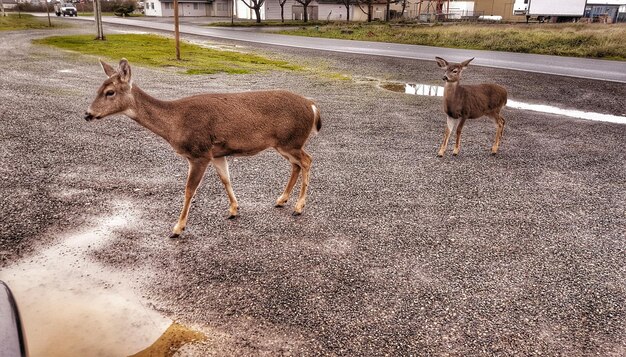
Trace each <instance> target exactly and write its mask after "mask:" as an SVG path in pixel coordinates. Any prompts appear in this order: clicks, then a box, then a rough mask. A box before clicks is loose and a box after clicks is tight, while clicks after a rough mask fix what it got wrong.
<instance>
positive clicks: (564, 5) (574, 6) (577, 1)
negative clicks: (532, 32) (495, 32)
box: [513, 0, 587, 22]
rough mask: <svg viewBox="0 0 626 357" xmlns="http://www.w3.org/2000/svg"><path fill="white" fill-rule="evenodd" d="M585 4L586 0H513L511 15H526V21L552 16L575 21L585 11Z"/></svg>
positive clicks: (542, 19)
mask: <svg viewBox="0 0 626 357" xmlns="http://www.w3.org/2000/svg"><path fill="white" fill-rule="evenodd" d="M586 4H587V0H515V3H514V4H513V15H523V16H526V21H528V20H530V19H531V18H533V19H538V20H539V21H542V22H543V21H545V20H550V19H552V18H553V17H556V18H558V19H567V20H572V21H576V20H578V19H580V18H581V17H582V16H583V14H584V13H585V5H586Z"/></svg>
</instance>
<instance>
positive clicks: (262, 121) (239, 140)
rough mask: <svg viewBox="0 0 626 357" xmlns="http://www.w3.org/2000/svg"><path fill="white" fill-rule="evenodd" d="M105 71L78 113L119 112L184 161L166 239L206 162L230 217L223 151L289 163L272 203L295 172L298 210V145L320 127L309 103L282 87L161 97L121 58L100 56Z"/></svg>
mask: <svg viewBox="0 0 626 357" xmlns="http://www.w3.org/2000/svg"><path fill="white" fill-rule="evenodd" d="M100 64H101V65H102V69H103V70H104V73H106V75H107V76H108V77H109V78H107V79H106V80H105V81H104V83H102V85H101V86H100V88H99V89H98V92H97V96H96V98H95V99H94V101H93V103H91V105H90V106H89V109H87V112H86V113H85V120H87V121H90V120H92V119H101V118H104V117H106V116H109V115H113V114H125V115H126V116H128V117H129V118H131V119H133V120H134V121H136V122H137V123H139V124H141V125H142V126H144V127H146V128H147V129H148V130H150V131H152V132H154V133H155V134H157V135H159V136H161V137H162V138H163V139H165V140H166V141H167V142H168V143H169V144H170V145H171V146H172V148H173V149H174V150H175V151H176V153H178V154H179V155H181V156H183V157H185V158H186V159H187V161H188V162H189V172H188V176H187V184H186V187H185V199H184V203H183V209H182V211H181V213H180V217H179V219H178V223H176V225H175V226H174V229H173V231H172V235H171V236H170V237H171V238H176V237H178V236H179V235H180V234H181V233H182V232H183V230H184V229H185V226H186V224H187V216H188V214H189V207H190V204H191V199H192V198H193V196H194V194H195V192H196V189H197V188H198V185H199V184H200V182H201V181H202V177H203V176H204V173H205V171H206V168H207V166H208V165H209V163H212V164H213V167H215V171H216V172H217V174H218V176H219V177H220V179H221V181H222V183H223V184H224V188H225V189H226V193H227V194H228V199H229V201H230V207H229V218H234V217H236V216H237V212H238V209H239V205H238V204H237V199H236V198H235V194H234V193H233V188H232V186H231V183H230V175H229V173H228V163H227V161H226V156H230V155H245V156H249V155H254V154H257V153H259V152H261V151H263V150H265V149H267V148H270V147H271V148H274V149H276V151H278V153H279V154H280V155H282V156H283V157H284V158H285V159H287V160H289V162H290V163H291V177H290V178H289V181H288V182H287V186H286V188H285V190H284V192H283V194H282V195H281V196H280V197H279V198H278V199H277V200H276V207H282V206H283V205H284V204H285V203H287V201H288V199H289V196H290V194H291V191H292V190H293V187H294V185H295V184H296V181H297V180H298V176H300V175H302V182H301V189H300V195H299V197H298V201H297V202H296V205H295V209H294V212H293V214H294V215H300V214H302V210H303V208H304V205H305V201H306V193H307V187H308V185H309V170H310V168H311V156H310V155H309V154H307V153H306V152H305V151H304V149H303V147H304V145H305V143H306V142H307V139H308V138H309V136H310V135H311V132H317V131H319V130H320V129H321V125H322V122H321V119H320V113H319V110H318V109H317V106H316V105H315V103H313V102H312V101H311V100H309V99H306V98H304V97H302V96H299V95H296V94H293V93H291V92H287V91H283V90H272V91H259V92H245V93H230V94H217V93H216V94H201V95H195V96H191V97H187V98H182V99H178V100H173V101H162V100H158V99H156V98H153V97H151V96H150V95H148V94H146V93H145V92H144V91H142V90H141V89H140V88H139V87H138V86H137V85H135V84H134V83H133V82H132V80H131V70H130V65H129V64H128V61H127V60H126V59H122V60H121V61H120V63H119V66H118V68H117V69H114V68H113V67H111V66H110V65H108V64H106V63H104V62H102V61H100Z"/></svg>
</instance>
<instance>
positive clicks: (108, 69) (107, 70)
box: [100, 60, 116, 77]
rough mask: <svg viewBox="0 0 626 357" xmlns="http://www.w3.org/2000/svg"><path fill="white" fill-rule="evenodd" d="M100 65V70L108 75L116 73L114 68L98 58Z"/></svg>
mask: <svg viewBox="0 0 626 357" xmlns="http://www.w3.org/2000/svg"><path fill="white" fill-rule="evenodd" d="M100 66H102V70H103V71H104V73H105V74H106V75H107V76H109V77H111V76H112V75H114V74H115V73H116V72H115V68H113V67H111V66H110V65H109V64H107V63H104V61H102V60H100Z"/></svg>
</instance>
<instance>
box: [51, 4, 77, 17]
mask: <svg viewBox="0 0 626 357" xmlns="http://www.w3.org/2000/svg"><path fill="white" fill-rule="evenodd" d="M54 12H55V13H56V15H57V16H61V15H63V16H66V15H67V16H78V11H76V7H75V6H74V4H72V3H62V4H55V5H54Z"/></svg>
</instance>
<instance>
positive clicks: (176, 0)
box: [174, 0, 180, 61]
mask: <svg viewBox="0 0 626 357" xmlns="http://www.w3.org/2000/svg"><path fill="white" fill-rule="evenodd" d="M174 38H175V40H176V59H177V60H179V61H180V31H179V30H178V0H174Z"/></svg>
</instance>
